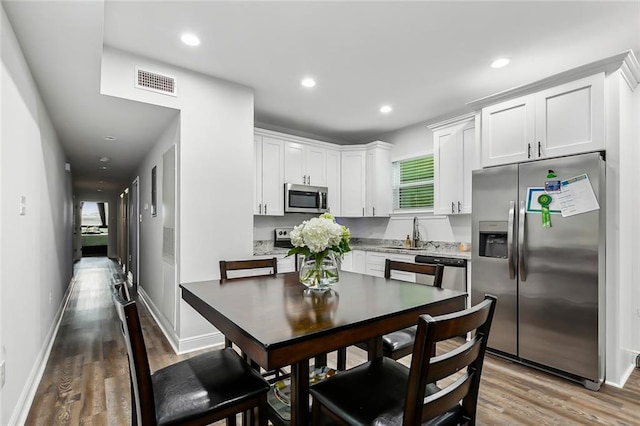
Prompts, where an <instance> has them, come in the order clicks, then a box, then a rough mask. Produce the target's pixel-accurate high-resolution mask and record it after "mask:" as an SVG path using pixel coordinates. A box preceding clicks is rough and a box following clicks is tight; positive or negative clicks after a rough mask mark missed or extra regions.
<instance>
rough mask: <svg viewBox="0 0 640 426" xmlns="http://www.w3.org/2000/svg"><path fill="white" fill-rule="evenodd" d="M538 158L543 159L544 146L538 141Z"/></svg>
mask: <svg viewBox="0 0 640 426" xmlns="http://www.w3.org/2000/svg"><path fill="white" fill-rule="evenodd" d="M538 157H542V144H541V143H540V141H538Z"/></svg>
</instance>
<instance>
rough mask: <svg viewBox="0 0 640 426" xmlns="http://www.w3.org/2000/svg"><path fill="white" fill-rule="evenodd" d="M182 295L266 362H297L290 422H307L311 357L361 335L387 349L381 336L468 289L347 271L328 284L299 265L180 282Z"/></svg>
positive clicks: (452, 305)
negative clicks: (316, 283) (301, 274)
mask: <svg viewBox="0 0 640 426" xmlns="http://www.w3.org/2000/svg"><path fill="white" fill-rule="evenodd" d="M180 287H181V288H182V298H183V299H184V300H185V302H187V303H188V304H189V305H191V306H192V307H193V308H194V309H195V310H196V311H197V312H199V313H200V314H201V315H202V316H203V317H204V318H206V319H207V320H208V321H209V322H210V323H211V324H213V325H214V326H215V327H216V328H217V329H218V330H220V332H221V333H222V334H224V335H225V337H227V338H229V339H230V340H231V341H232V342H233V343H234V344H236V345H237V346H238V347H239V348H240V349H241V350H242V351H243V352H244V353H245V354H246V355H247V356H248V357H249V358H250V359H251V360H252V361H254V362H255V363H256V364H257V365H259V366H260V367H262V368H264V369H265V370H274V369H276V368H281V367H285V366H291V424H295V425H307V424H309V360H310V359H311V358H314V357H316V356H322V354H326V353H327V352H330V351H333V350H336V349H339V348H343V347H347V346H350V345H353V344H355V343H358V342H363V341H366V342H367V343H368V348H369V353H368V357H369V359H372V358H375V357H379V356H382V340H381V336H382V335H383V334H385V333H389V332H392V331H395V330H399V329H402V328H404V327H408V326H411V325H413V324H416V323H417V321H418V316H419V315H420V314H425V313H428V314H430V315H440V314H444V313H449V312H455V311H459V310H461V309H464V308H465V302H466V298H467V294H466V293H464V292H460V291H454V290H448V289H438V288H435V287H432V286H428V285H421V284H415V283H409V282H405V281H398V280H393V279H385V278H380V277H374V276H371V275H363V274H357V273H351V272H344V271H343V272H341V273H340V281H339V282H338V283H337V284H335V285H334V286H333V288H332V289H331V290H330V291H326V292H317V291H310V290H308V289H306V287H304V286H303V285H302V284H300V283H299V280H298V273H297V272H293V273H285V274H277V275H271V276H262V277H250V278H245V279H242V280H233V281H218V280H212V281H201V282H192V283H187V284H182V285H180Z"/></svg>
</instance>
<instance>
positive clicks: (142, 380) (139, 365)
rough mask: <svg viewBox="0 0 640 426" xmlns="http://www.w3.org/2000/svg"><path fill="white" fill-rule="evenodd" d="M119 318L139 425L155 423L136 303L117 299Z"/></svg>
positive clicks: (149, 376)
mask: <svg viewBox="0 0 640 426" xmlns="http://www.w3.org/2000/svg"><path fill="white" fill-rule="evenodd" d="M115 305H116V309H117V310H118V317H120V318H121V319H123V321H122V326H123V327H122V328H123V334H124V337H125V339H124V340H125V346H126V347H127V355H128V357H129V370H130V376H131V384H132V391H133V395H132V396H133V398H132V400H133V402H134V403H135V405H136V406H135V410H132V412H133V413H135V414H136V416H137V423H135V424H139V425H145V424H154V423H155V406H154V404H155V402H154V395H153V387H152V383H151V370H150V369H149V360H148V358H147V349H146V346H145V343H144V337H143V335H142V326H141V324H140V317H139V316H138V307H137V306H136V302H134V301H124V300H122V298H121V297H120V296H118V297H117V298H116V303H115Z"/></svg>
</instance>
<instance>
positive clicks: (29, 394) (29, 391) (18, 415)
mask: <svg viewBox="0 0 640 426" xmlns="http://www.w3.org/2000/svg"><path fill="white" fill-rule="evenodd" d="M75 284H76V280H75V277H72V278H71V281H70V282H69V285H68V286H67V291H66V292H65V295H64V298H63V302H62V303H61V304H60V307H59V308H58V312H56V316H55V317H54V319H53V321H52V323H51V324H52V325H51V328H50V329H49V332H48V333H47V337H46V338H45V341H44V342H45V344H44V345H43V347H42V349H41V351H40V353H39V354H38V357H37V358H36V362H35V363H34V365H33V369H32V370H31V374H29V378H28V379H27V382H26V383H25V385H24V387H23V388H22V392H21V393H20V397H19V398H18V401H17V403H16V406H15V409H14V410H13V413H12V414H11V417H10V418H9V425H23V424H25V423H26V421H27V416H28V415H29V410H30V409H31V404H33V399H34V398H35V396H36V392H37V391H38V386H39V385H40V381H41V380H42V376H43V375H44V370H45V368H46V367H47V362H48V361H49V356H50V355H51V349H53V343H54V342H55V340H56V336H57V335H58V330H59V329H60V323H61V322H62V315H63V314H64V312H65V310H66V309H67V305H68V304H69V299H70V298H71V292H72V291H73V288H74V287H75Z"/></svg>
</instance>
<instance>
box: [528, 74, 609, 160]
mask: <svg viewBox="0 0 640 426" xmlns="http://www.w3.org/2000/svg"><path fill="white" fill-rule="evenodd" d="M604 119H605V117H604V73H600V74H596V75H593V76H591V77H587V78H583V79H580V80H576V81H573V82H571V83H567V84H563V85H561V86H557V87H554V88H551V89H548V90H544V91H542V92H538V93H537V94H536V138H537V146H536V148H537V152H536V153H535V154H536V158H546V157H559V156H562V155H569V154H577V153H581V152H589V151H597V150H603V149H605V142H604V141H605V136H604Z"/></svg>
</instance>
